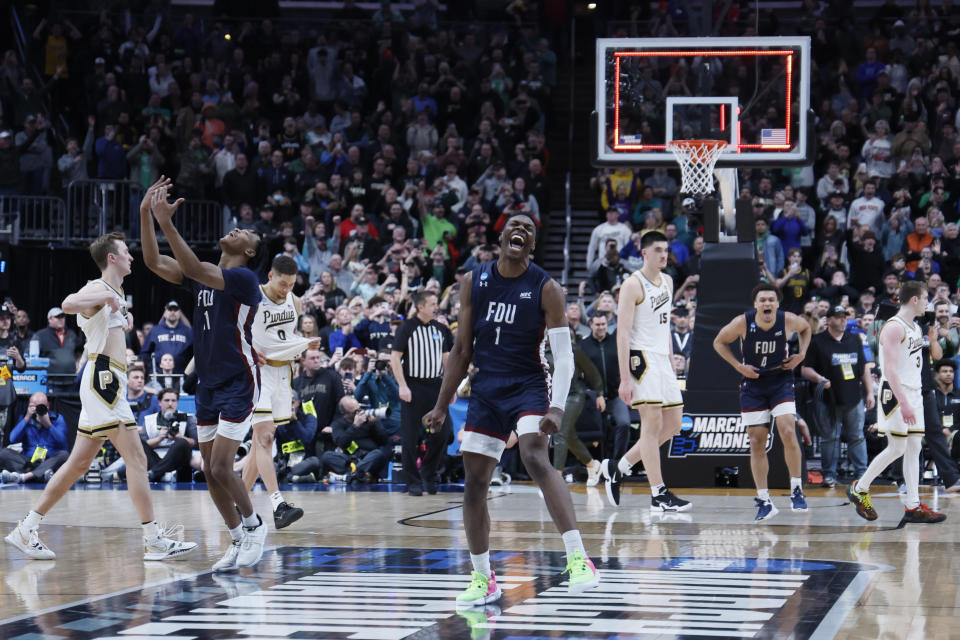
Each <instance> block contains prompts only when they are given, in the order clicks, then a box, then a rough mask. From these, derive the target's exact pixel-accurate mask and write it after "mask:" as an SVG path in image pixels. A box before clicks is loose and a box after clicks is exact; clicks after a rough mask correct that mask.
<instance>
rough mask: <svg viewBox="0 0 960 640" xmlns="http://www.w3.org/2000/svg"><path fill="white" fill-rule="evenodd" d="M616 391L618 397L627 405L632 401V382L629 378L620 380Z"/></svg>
mask: <svg viewBox="0 0 960 640" xmlns="http://www.w3.org/2000/svg"><path fill="white" fill-rule="evenodd" d="M617 393H618V395H619V396H620V399H621V400H623V402H624V404H626V405H627V406H628V407H629V406H630V403H631V402H632V401H633V382H631V381H630V380H621V381H620V388H619V389H617Z"/></svg>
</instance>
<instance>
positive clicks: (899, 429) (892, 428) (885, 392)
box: [877, 380, 925, 438]
mask: <svg viewBox="0 0 960 640" xmlns="http://www.w3.org/2000/svg"><path fill="white" fill-rule="evenodd" d="M903 391H904V393H906V395H907V402H909V403H910V408H911V409H913V413H914V415H915V416H916V417H917V423H916V424H911V425H908V424H907V423H905V422H904V421H903V416H902V415H901V414H900V402H899V401H898V400H897V398H896V396H894V395H893V390H892V389H891V388H890V384H889V383H888V382H887V381H886V380H881V381H880V386H879V390H878V391H877V431H879V432H880V433H886V434H888V435H891V436H899V437H901V438H906V437H907V436H922V435H923V434H924V426H925V425H924V420H923V392H922V391H921V390H920V389H910V388H907V387H903Z"/></svg>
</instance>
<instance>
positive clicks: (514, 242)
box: [509, 231, 527, 251]
mask: <svg viewBox="0 0 960 640" xmlns="http://www.w3.org/2000/svg"><path fill="white" fill-rule="evenodd" d="M509 246H510V248H511V249H516V250H517V251H523V248H524V247H525V246H527V237H526V235H524V233H523V232H522V231H514V232H513V233H511V234H510V238H509Z"/></svg>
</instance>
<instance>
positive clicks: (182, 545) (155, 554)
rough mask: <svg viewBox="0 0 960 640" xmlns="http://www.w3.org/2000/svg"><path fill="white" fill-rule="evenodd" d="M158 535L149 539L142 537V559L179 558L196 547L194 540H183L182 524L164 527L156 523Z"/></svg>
mask: <svg viewBox="0 0 960 640" xmlns="http://www.w3.org/2000/svg"><path fill="white" fill-rule="evenodd" d="M157 528H158V529H159V535H158V536H157V537H156V538H154V539H152V540H150V539H147V538H144V539H143V559H144V560H166V559H167V558H180V557H183V556H185V555H187V554H188V553H190V552H191V551H193V550H194V549H196V548H197V543H196V542H184V541H183V525H182V524H178V525H174V526H172V527H164V526H163V525H162V524H158V525H157Z"/></svg>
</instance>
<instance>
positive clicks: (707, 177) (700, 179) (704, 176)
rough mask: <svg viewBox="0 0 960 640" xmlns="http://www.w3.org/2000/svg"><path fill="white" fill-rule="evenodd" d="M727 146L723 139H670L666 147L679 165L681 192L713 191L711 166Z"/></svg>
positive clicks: (698, 193) (699, 193)
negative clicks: (681, 180)
mask: <svg viewBox="0 0 960 640" xmlns="http://www.w3.org/2000/svg"><path fill="white" fill-rule="evenodd" d="M726 148H727V143H726V142H724V141H723V140H672V141H671V142H670V143H669V144H668V145H667V149H669V150H670V151H672V152H673V155H674V156H675V157H676V159H677V163H678V164H679V165H680V173H681V175H682V177H683V184H682V186H681V187H680V191H681V192H682V193H688V194H691V195H701V196H702V195H706V194H708V193H712V192H713V167H714V165H716V164H717V158H719V157H720V153H721V152H723V150H724V149H726Z"/></svg>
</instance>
